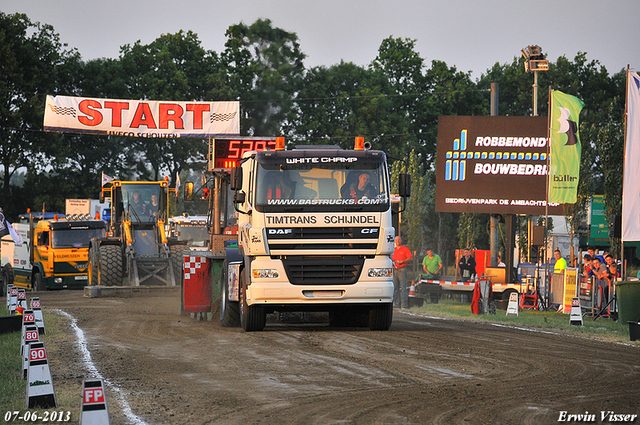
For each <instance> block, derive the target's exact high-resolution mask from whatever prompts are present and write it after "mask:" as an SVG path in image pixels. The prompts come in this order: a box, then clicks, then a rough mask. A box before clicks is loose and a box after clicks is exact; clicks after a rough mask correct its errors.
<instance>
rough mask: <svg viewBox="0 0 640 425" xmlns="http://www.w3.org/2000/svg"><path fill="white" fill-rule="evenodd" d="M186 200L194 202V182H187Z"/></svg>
mask: <svg viewBox="0 0 640 425" xmlns="http://www.w3.org/2000/svg"><path fill="white" fill-rule="evenodd" d="M184 200H185V201H192V200H193V182H187V183H186V184H185V185H184Z"/></svg>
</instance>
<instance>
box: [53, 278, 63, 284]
mask: <svg viewBox="0 0 640 425" xmlns="http://www.w3.org/2000/svg"><path fill="white" fill-rule="evenodd" d="M53 282H54V283H62V278H61V277H54V278H53Z"/></svg>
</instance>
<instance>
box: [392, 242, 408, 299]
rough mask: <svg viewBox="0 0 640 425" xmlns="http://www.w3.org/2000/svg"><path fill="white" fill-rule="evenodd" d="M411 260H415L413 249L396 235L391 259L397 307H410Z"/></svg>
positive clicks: (394, 296) (394, 297)
mask: <svg viewBox="0 0 640 425" xmlns="http://www.w3.org/2000/svg"><path fill="white" fill-rule="evenodd" d="M411 260H413V255H412V254H411V251H410V250H409V248H407V247H406V246H404V245H403V244H402V238H401V237H400V236H396V239H395V250H394V251H393V255H392V256H391V261H393V304H394V305H395V306H396V307H401V308H408V307H409V293H408V292H407V267H409V263H410V262H411Z"/></svg>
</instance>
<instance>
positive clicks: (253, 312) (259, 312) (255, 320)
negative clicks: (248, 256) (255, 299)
mask: <svg viewBox="0 0 640 425" xmlns="http://www.w3.org/2000/svg"><path fill="white" fill-rule="evenodd" d="M245 277H246V276H245V270H244V269H243V270H242V272H241V273H240V284H241V290H240V325H241V326H242V329H244V330H245V331H247V332H252V331H261V330H263V329H264V325H266V323H267V314H266V312H265V311H264V308H263V307H262V306H258V305H249V304H247V282H246V281H245Z"/></svg>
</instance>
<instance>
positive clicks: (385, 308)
mask: <svg viewBox="0 0 640 425" xmlns="http://www.w3.org/2000/svg"><path fill="white" fill-rule="evenodd" d="M392 320H393V303H388V304H382V305H379V306H376V307H373V308H372V309H371V310H370V311H369V329H371V330H372V331H386V330H388V329H389V328H390V327H391V321H392Z"/></svg>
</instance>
